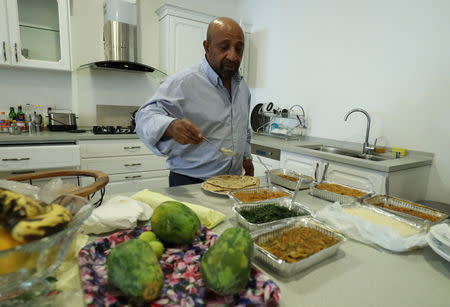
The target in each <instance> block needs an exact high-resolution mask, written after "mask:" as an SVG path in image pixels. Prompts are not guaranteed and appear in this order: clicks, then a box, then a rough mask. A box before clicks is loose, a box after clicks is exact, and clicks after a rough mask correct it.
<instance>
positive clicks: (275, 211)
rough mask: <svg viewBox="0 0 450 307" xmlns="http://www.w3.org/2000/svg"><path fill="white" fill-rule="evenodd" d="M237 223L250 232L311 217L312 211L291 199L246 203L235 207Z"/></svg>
mask: <svg viewBox="0 0 450 307" xmlns="http://www.w3.org/2000/svg"><path fill="white" fill-rule="evenodd" d="M233 212H234V214H235V216H236V219H237V222H238V223H239V224H240V225H241V226H242V227H244V228H245V229H247V230H249V231H253V230H258V229H263V228H267V227H270V226H272V225H275V224H279V223H283V222H287V221H289V220H291V219H293V218H298V217H301V216H310V215H311V210H310V209H309V208H308V207H306V206H304V205H302V204H300V203H298V202H292V203H291V199H281V200H277V201H274V202H267V203H245V204H236V205H234V206H233Z"/></svg>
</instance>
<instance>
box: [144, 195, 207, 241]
mask: <svg viewBox="0 0 450 307" xmlns="http://www.w3.org/2000/svg"><path fill="white" fill-rule="evenodd" d="M151 226H152V231H153V232H154V233H155V234H156V236H157V237H158V238H159V239H160V240H161V241H163V242H166V243H174V244H191V243H192V242H193V241H194V239H195V238H196V236H197V235H198V234H199V233H200V226H201V223H200V220H199V218H198V216H197V214H195V212H194V211H192V209H190V208H189V207H187V206H186V205H184V204H182V203H180V202H177V201H165V202H163V203H161V204H160V205H159V206H158V207H156V209H155V210H154V211H153V215H152V218H151Z"/></svg>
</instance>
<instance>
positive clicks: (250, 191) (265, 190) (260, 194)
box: [227, 185, 294, 204]
mask: <svg viewBox="0 0 450 307" xmlns="http://www.w3.org/2000/svg"><path fill="white" fill-rule="evenodd" d="M272 193H279V194H283V195H280V196H279V197H274V198H268V197H265V196H268V195H270V194H269V187H257V188H244V189H239V190H233V191H230V192H228V193H227V194H228V197H230V198H231V199H232V200H234V202H235V203H237V204H244V203H267V202H276V201H279V200H282V199H284V198H288V199H291V198H292V196H293V194H294V193H293V192H292V191H289V190H287V189H285V188H282V187H279V186H276V185H274V186H272ZM243 194H245V195H247V196H246V197H248V199H249V200H248V201H246V199H243V197H240V196H242V195H243ZM252 195H253V196H254V198H255V199H256V198H262V199H260V200H252V199H251V198H252Z"/></svg>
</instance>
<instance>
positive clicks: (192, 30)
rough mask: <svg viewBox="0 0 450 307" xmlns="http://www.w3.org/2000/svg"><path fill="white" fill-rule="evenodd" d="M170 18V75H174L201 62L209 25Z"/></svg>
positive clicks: (174, 17) (179, 18)
mask: <svg viewBox="0 0 450 307" xmlns="http://www.w3.org/2000/svg"><path fill="white" fill-rule="evenodd" d="M166 18H169V37H168V39H169V50H168V51H169V61H168V65H169V67H168V74H169V75H172V74H174V73H176V72H178V71H180V70H182V69H184V68H187V67H189V66H191V65H194V64H197V63H199V62H200V61H201V59H202V57H203V55H204V54H205V50H204V49H203V41H204V40H205V39H206V31H207V29H208V24H206V23H203V22H200V21H194V20H190V19H185V18H181V17H176V16H168V17H166Z"/></svg>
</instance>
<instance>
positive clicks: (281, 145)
mask: <svg viewBox="0 0 450 307" xmlns="http://www.w3.org/2000/svg"><path fill="white" fill-rule="evenodd" d="M80 129H85V130H86V132H84V133H70V132H63V131H58V132H53V131H48V130H44V131H42V132H40V133H39V134H35V133H34V134H33V135H31V136H30V135H28V133H23V134H21V135H9V134H7V133H0V146H8V145H15V144H24V145H26V144H30V143H47V144H48V143H61V142H73V143H76V142H77V141H78V140H114V139H137V138H138V136H137V135H136V134H93V133H92V127H88V128H80ZM252 144H257V145H263V146H269V147H273V148H277V149H280V150H282V151H288V152H293V153H298V154H303V155H309V156H312V157H317V158H321V159H326V160H330V161H334V162H340V163H346V164H350V165H353V166H357V167H362V168H367V169H373V170H377V171H382V172H393V171H399V170H403V169H409V168H414V167H420V166H426V165H431V163H432V161H433V154H432V153H427V152H419V151H412V150H408V153H407V155H406V156H405V157H401V158H400V159H387V160H384V161H370V160H365V159H358V158H353V157H348V156H344V155H337V154H333V153H329V152H321V151H317V150H312V149H309V148H304V147H302V146H305V145H314V144H327V145H332V146H338V147H343V148H347V149H352V150H356V151H361V149H362V144H360V143H351V142H344V141H337V140H332V139H324V138H317V137H302V138H300V139H297V140H286V139H281V138H276V137H271V136H264V135H258V134H253V135H252ZM383 155H386V156H390V155H391V153H390V152H388V153H385V154H383Z"/></svg>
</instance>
